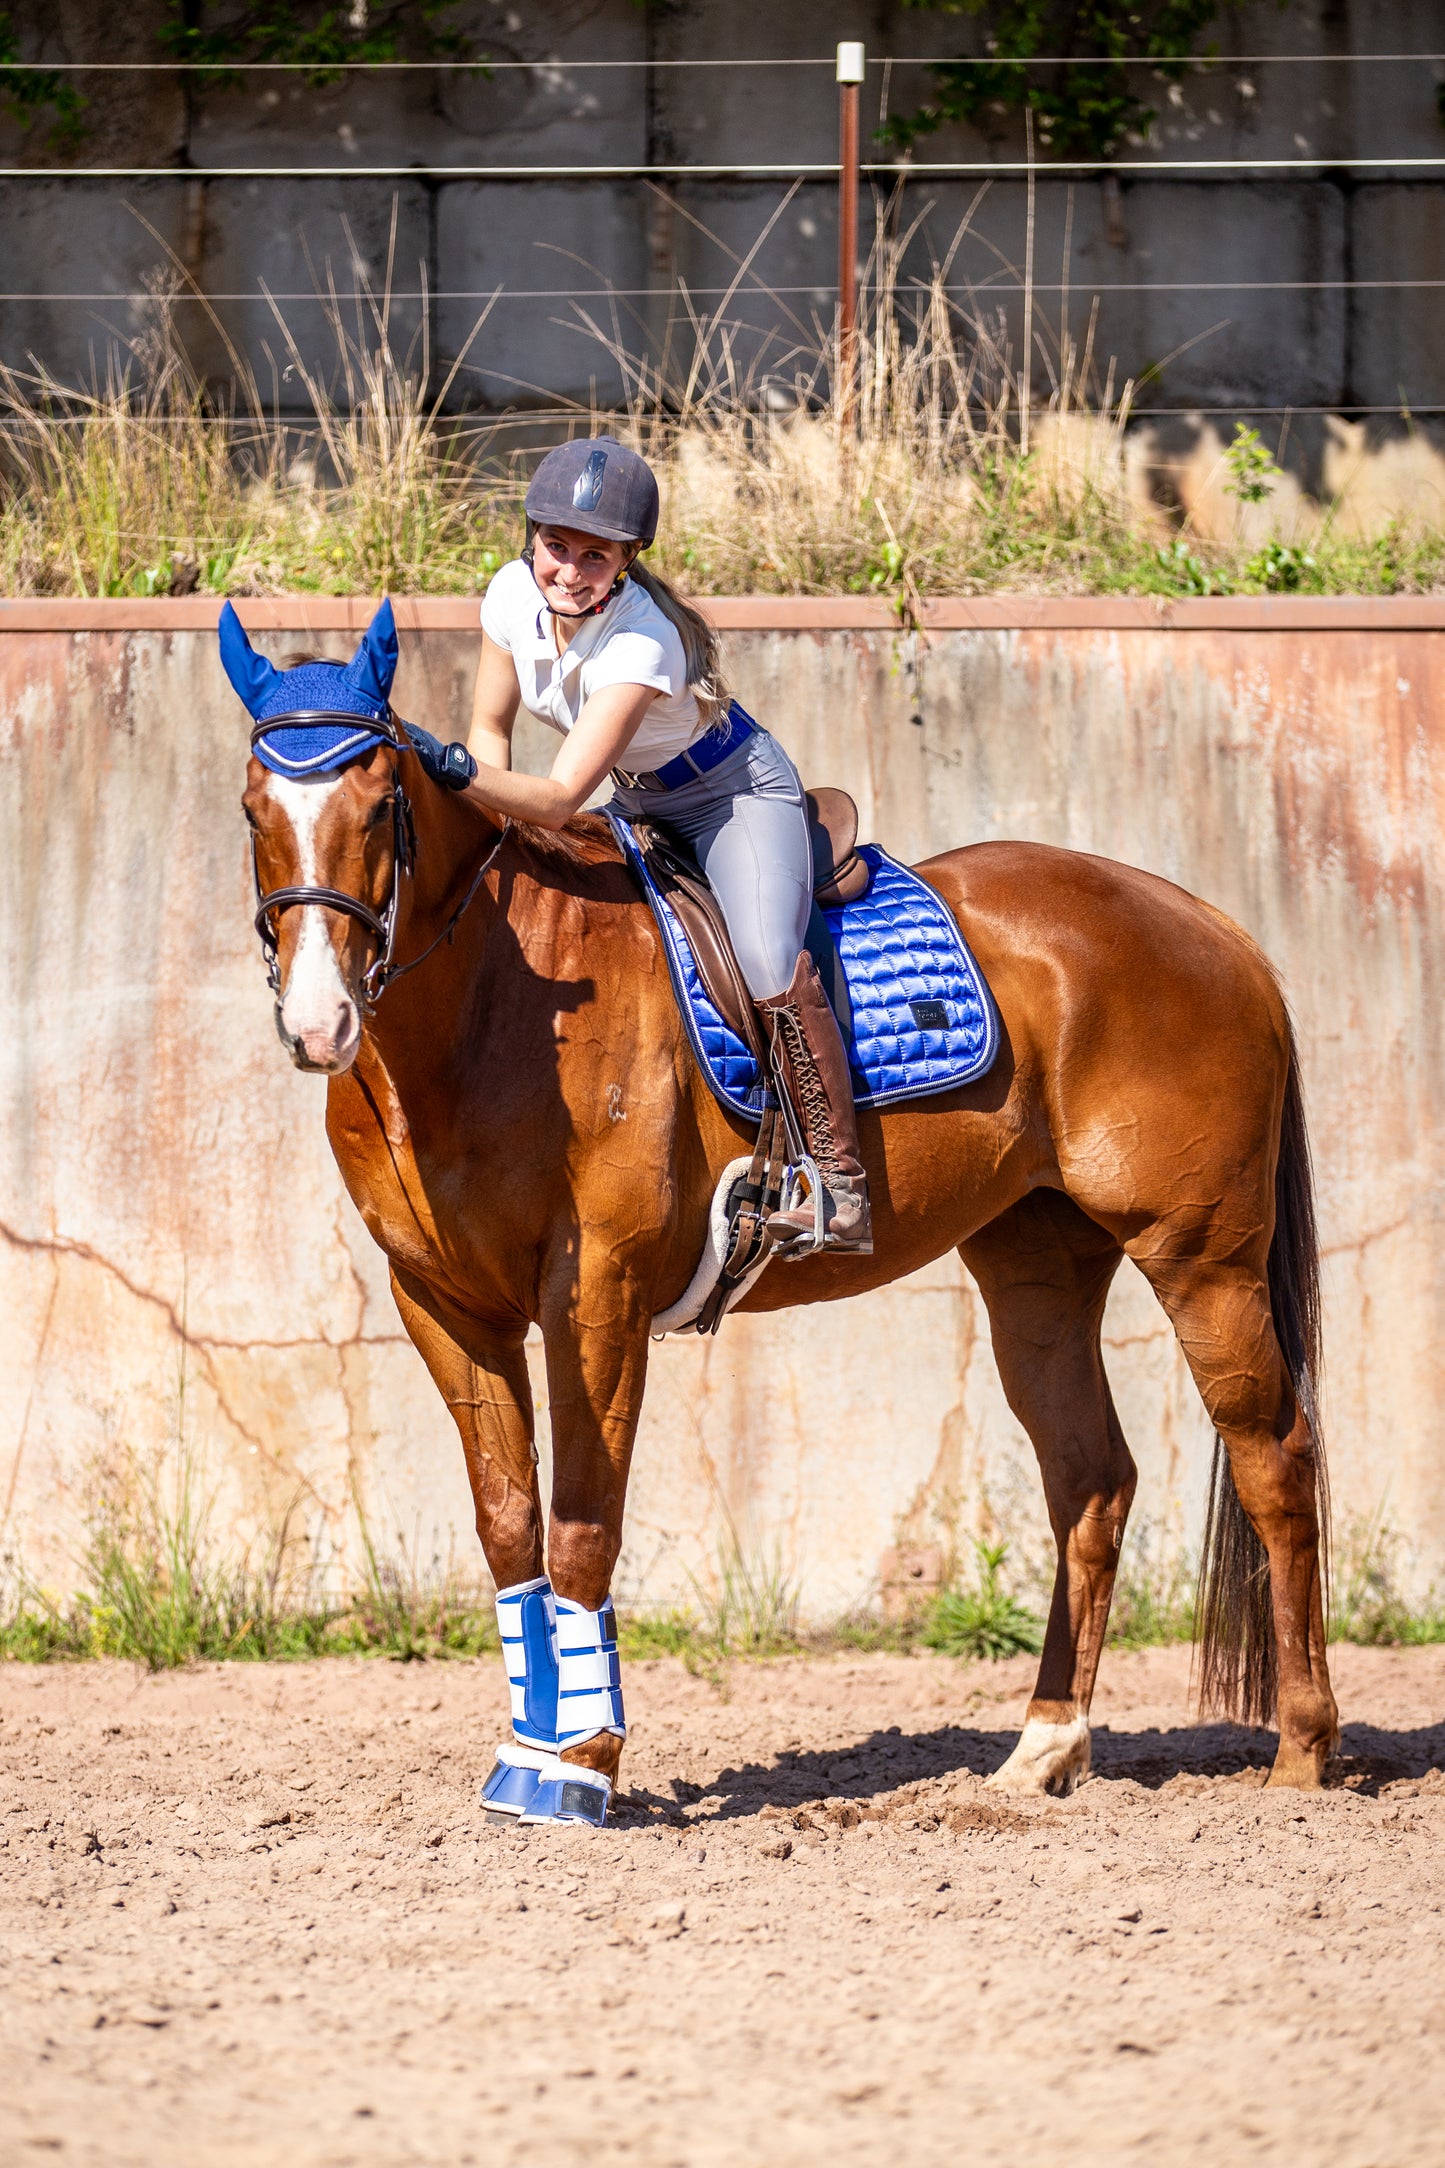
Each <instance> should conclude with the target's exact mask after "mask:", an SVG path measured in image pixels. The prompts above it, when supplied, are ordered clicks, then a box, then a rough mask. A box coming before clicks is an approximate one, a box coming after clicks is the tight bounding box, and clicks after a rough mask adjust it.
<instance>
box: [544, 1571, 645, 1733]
mask: <svg viewBox="0 0 1445 2168" xmlns="http://www.w3.org/2000/svg"><path fill="white" fill-rule="evenodd" d="M554 1601H555V1605H556V1619H557V1743H558V1746H559V1747H565V1746H580V1745H581V1744H582V1742H583V1741H584V1740H586V1739H595V1738H596V1737H597V1735H598V1733H599V1732H604V1731H610V1732H613V1733H615V1734H616V1736H617V1737H618V1738H619V1739H625V1738H626V1737H627V1719H626V1718H625V1716H624V1715H623V1713H622V1670H621V1666H620V1664H619V1662H618V1657H617V1614H616V1612H615V1611H614V1610H613V1608H612V1599H611V1598H610V1597H609V1598H608V1600H607V1601H606V1603H604V1604H603V1606H602V1608H601V1610H600V1611H588V1610H584V1608H583V1606H582V1605H581V1604H580V1603H570V1602H569V1601H568V1600H567V1598H566V1597H565V1596H558V1597H556V1598H555V1599H554Z"/></svg>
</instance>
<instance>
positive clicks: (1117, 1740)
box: [630, 1723, 1445, 1827]
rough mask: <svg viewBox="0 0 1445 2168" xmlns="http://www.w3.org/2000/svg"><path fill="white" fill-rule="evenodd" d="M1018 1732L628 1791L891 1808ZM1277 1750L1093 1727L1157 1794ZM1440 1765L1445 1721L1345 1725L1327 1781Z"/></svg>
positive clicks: (727, 1808) (1358, 1780) (735, 1804)
mask: <svg viewBox="0 0 1445 2168" xmlns="http://www.w3.org/2000/svg"><path fill="white" fill-rule="evenodd" d="M1017 1739H1018V1733H1017V1731H1016V1730H1009V1731H974V1730H971V1729H968V1728H966V1727H965V1726H963V1725H959V1724H942V1725H939V1726H938V1727H937V1728H936V1729H935V1730H933V1731H924V1732H902V1731H900V1730H897V1729H893V1730H889V1731H873V1732H869V1733H868V1734H867V1735H866V1736H865V1737H863V1738H861V1739H858V1740H856V1741H855V1742H854V1743H853V1744H852V1745H851V1746H847V1747H831V1748H828V1749H827V1750H826V1751H820V1752H812V1753H804V1752H789V1753H785V1754H781V1755H779V1756H778V1758H777V1760H776V1761H773V1762H744V1763H743V1764H742V1765H741V1766H740V1767H737V1768H732V1767H730V1768H727V1769H723V1770H720V1771H719V1773H718V1775H717V1777H716V1778H715V1779H714V1781H713V1782H712V1784H711V1785H708V1786H703V1785H701V1784H689V1783H684V1782H682V1781H681V1780H674V1782H673V1784H672V1787H671V1793H670V1796H669V1795H668V1794H666V1793H659V1792H649V1791H646V1790H643V1789H640V1788H637V1787H634V1788H633V1789H632V1791H631V1793H630V1799H631V1803H632V1805H633V1806H634V1807H635V1808H638V1809H641V1810H642V1811H643V1812H645V1813H652V1814H659V1813H660V1814H664V1815H670V1816H673V1815H676V1814H677V1811H678V1809H679V1808H680V1807H686V1808H688V1809H693V1808H696V1807H697V1806H698V1803H699V1802H701V1811H700V1812H689V1814H688V1821H689V1824H690V1825H691V1826H693V1827H696V1826H698V1825H699V1824H703V1823H707V1822H726V1821H734V1820H738V1819H740V1818H741V1817H743V1816H746V1815H754V1814H757V1813H758V1812H760V1810H762V1809H763V1808H765V1807H774V1808H781V1809H783V1810H784V1811H788V1810H790V1809H792V1808H795V1807H801V1806H804V1805H806V1804H808V1803H810V1802H813V1801H816V1800H820V1799H821V1800H828V1799H848V1800H851V1801H853V1802H854V1803H855V1804H858V1803H866V1804H875V1805H881V1804H883V1803H885V1802H886V1801H888V1800H890V1799H891V1798H893V1797H894V1796H895V1795H896V1794H897V1793H899V1792H900V1791H902V1790H903V1789H904V1788H905V1787H907V1786H909V1785H914V1784H919V1783H928V1782H929V1781H931V1780H934V1779H937V1778H940V1777H960V1776H963V1777H986V1776H990V1775H992V1773H993V1771H994V1770H995V1769H997V1768H999V1767H1000V1766H1001V1765H1002V1763H1003V1762H1004V1761H1005V1760H1006V1759H1007V1758H1008V1756H1009V1754H1010V1753H1011V1752H1012V1751H1013V1748H1014V1745H1015V1744H1016V1742H1017ZM1274 1750H1275V1734H1274V1733H1273V1732H1270V1731H1258V1730H1254V1729H1252V1728H1250V1727H1248V1726H1246V1725H1242V1724H1199V1725H1178V1726H1175V1727H1173V1728H1171V1729H1169V1730H1166V1731H1160V1730H1156V1729H1153V1728H1150V1729H1145V1730H1139V1731H1114V1730H1112V1729H1111V1728H1110V1727H1109V1726H1108V1725H1107V1724H1101V1725H1098V1726H1097V1727H1096V1728H1095V1730H1094V1734H1093V1774H1094V1776H1095V1777H1098V1778H1103V1779H1105V1780H1106V1781H1108V1780H1112V1781H1114V1782H1118V1781H1120V1780H1124V1779H1127V1780H1129V1781H1131V1782H1133V1783H1135V1784H1138V1785H1140V1786H1142V1787H1143V1788H1144V1789H1145V1790H1147V1791H1161V1790H1162V1789H1163V1788H1164V1787H1165V1786H1166V1785H1168V1784H1170V1783H1172V1782H1173V1781H1174V1780H1175V1779H1177V1778H1180V1777H1185V1778H1188V1777H1202V1778H1206V1779H1213V1778H1229V1777H1245V1776H1250V1775H1255V1776H1257V1777H1258V1778H1260V1779H1262V1778H1263V1774H1264V1772H1265V1771H1266V1770H1267V1769H1268V1768H1269V1765H1270V1763H1271V1762H1272V1761H1273V1759H1274ZM1442 1769H1445V1723H1440V1724H1434V1725H1428V1726H1425V1727H1423V1728H1422V1729H1419V1730H1414V1731H1388V1730H1386V1729H1384V1728H1382V1727H1381V1726H1379V1725H1374V1724H1347V1725H1346V1726H1345V1727H1344V1731H1343V1734H1342V1736H1341V1740H1340V1749H1339V1753H1338V1754H1337V1755H1336V1757H1335V1759H1334V1760H1333V1761H1332V1762H1331V1764H1330V1767H1329V1770H1328V1772H1327V1774H1326V1778H1325V1783H1326V1787H1327V1788H1329V1789H1334V1790H1339V1789H1347V1790H1350V1791H1355V1792H1361V1793H1364V1794H1365V1795H1366V1796H1369V1797H1373V1796H1375V1795H1377V1794H1378V1793H1379V1792H1380V1791H1381V1790H1382V1789H1383V1787H1384V1786H1385V1785H1387V1784H1393V1783H1398V1782H1400V1781H1401V1780H1404V1779H1410V1778H1420V1777H1424V1776H1427V1775H1428V1774H1430V1772H1431V1771H1435V1770H1442Z"/></svg>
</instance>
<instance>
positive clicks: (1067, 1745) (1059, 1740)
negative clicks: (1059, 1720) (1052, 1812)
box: [988, 1716, 1089, 1797]
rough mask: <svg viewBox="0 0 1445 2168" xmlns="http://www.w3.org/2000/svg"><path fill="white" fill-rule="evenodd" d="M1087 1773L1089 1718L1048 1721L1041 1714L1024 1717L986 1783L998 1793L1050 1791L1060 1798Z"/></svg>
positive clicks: (1080, 1717)
mask: <svg viewBox="0 0 1445 2168" xmlns="http://www.w3.org/2000/svg"><path fill="white" fill-rule="evenodd" d="M1088 1774H1089V1719H1088V1718H1087V1717H1086V1716H1073V1717H1070V1718H1069V1720H1068V1722H1067V1723H1064V1724H1051V1723H1048V1722H1046V1721H1045V1720H1044V1718H1043V1717H1039V1716H1030V1717H1026V1718H1025V1720H1024V1728H1023V1730H1022V1731H1021V1732H1020V1733H1019V1740H1018V1745H1017V1746H1016V1747H1015V1748H1014V1750H1013V1752H1012V1754H1010V1756H1009V1758H1008V1760H1007V1761H1006V1762H1005V1763H1004V1765H1003V1767H1002V1769H995V1771H994V1773H993V1775H992V1776H991V1777H990V1778H989V1780H988V1781H989V1783H990V1784H991V1785H992V1786H993V1787H994V1788H995V1790H997V1791H1001V1792H1051V1793H1053V1794H1054V1795H1055V1796H1056V1797H1061V1796H1064V1795H1066V1794H1068V1793H1069V1792H1071V1791H1073V1789H1074V1787H1075V1785H1077V1784H1081V1783H1082V1782H1083V1780H1084V1778H1085V1777H1086V1776H1087V1775H1088Z"/></svg>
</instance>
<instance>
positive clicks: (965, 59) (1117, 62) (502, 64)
mask: <svg viewBox="0 0 1445 2168" xmlns="http://www.w3.org/2000/svg"><path fill="white" fill-rule="evenodd" d="M835 58H836V56H835V55H834V54H832V53H822V54H818V55H817V56H816V57H815V56H812V55H806V56H803V57H792V58H788V57H779V58H774V57H772V56H771V55H769V56H768V58H767V59H759V60H749V59H740V58H731V57H730V58H726V59H713V58H705V57H702V56H699V57H698V58H696V59H691V58H676V59H661V58H657V59H654V58H651V57H649V56H648V55H646V54H639V55H637V56H635V57H628V58H626V59H622V60H571V59H564V58H562V57H561V55H558V54H549V55H547V56H545V57H544V58H540V59H537V60H487V59H484V58H477V59H467V58H462V57H458V56H455V55H452V56H446V57H438V58H436V59H432V60H326V61H317V60H45V61H38V60H0V73H5V72H7V71H11V72H16V73H20V74H25V75H34V74H45V75H400V74H407V73H411V72H415V71H417V70H420V69H432V70H435V69H439V68H441V69H462V70H464V71H468V72H470V73H473V74H478V73H480V74H490V73H495V72H500V71H502V70H504V69H505V70H512V69H517V68H547V69H554V68H589V69H591V68H599V69H600V68H831V67H833V66H834V65H835ZM1405 61H1427V62H1428V61H1445V53H1180V54H1178V55H1177V56H1175V55H1171V54H1168V53H1153V54H1138V53H1030V54H1027V55H1024V56H1022V57H1020V58H1018V59H1015V58H1014V57H1013V56H1011V55H1010V56H1007V57H1003V56H1000V55H999V54H997V53H941V54H940V53H892V54H886V53H879V54H869V55H867V56H866V65H867V66H868V67H870V68H999V67H1030V68H1154V69H1160V68H1165V67H1200V68H1273V67H1305V66H1307V67H1319V66H1330V67H1335V66H1339V67H1363V66H1369V65H1374V64H1380V63H1402V62H1405Z"/></svg>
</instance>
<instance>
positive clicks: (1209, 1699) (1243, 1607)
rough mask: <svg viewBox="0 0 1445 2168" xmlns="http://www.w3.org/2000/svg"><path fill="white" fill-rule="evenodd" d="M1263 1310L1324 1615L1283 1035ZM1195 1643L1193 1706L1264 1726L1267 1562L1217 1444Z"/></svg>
mask: <svg viewBox="0 0 1445 2168" xmlns="http://www.w3.org/2000/svg"><path fill="white" fill-rule="evenodd" d="M1269 1303H1270V1309H1271V1311H1272V1312H1273V1315H1274V1330H1275V1337H1276V1339H1277V1340H1278V1342H1279V1347H1280V1353H1281V1354H1282V1355H1283V1357H1284V1365H1285V1369H1286V1370H1287V1371H1288V1373H1289V1378H1290V1383H1291V1384H1292V1385H1293V1387H1294V1392H1295V1398H1296V1400H1297V1401H1298V1402H1299V1406H1300V1409H1301V1411H1302V1413H1303V1415H1304V1418H1305V1421H1306V1423H1307V1424H1308V1426H1309V1433H1310V1438H1311V1441H1312V1446H1313V1453H1314V1477H1315V1507H1316V1512H1317V1514H1318V1517H1319V1530H1320V1576H1321V1582H1322V1586H1323V1592H1324V1601H1325V1605H1326V1610H1328V1604H1329V1540H1330V1485H1329V1471H1328V1469H1327V1467H1326V1464H1325V1444H1324V1437H1323V1435H1322V1433H1321V1430H1320V1420H1319V1381H1320V1368H1321V1354H1322V1349H1321V1336H1320V1251H1319V1235H1318V1231H1317V1229H1316V1225H1315V1200H1314V1175H1313V1172H1312V1170H1311V1166H1310V1144H1309V1133H1308V1131H1307V1129H1306V1127H1305V1112H1304V1098H1303V1095H1302V1093H1301V1090H1300V1078H1299V1055H1298V1052H1297V1049H1296V1046H1295V1039H1294V1032H1293V1029H1292V1028H1291V1029H1290V1033H1289V1069H1288V1072H1287V1074H1286V1078H1285V1091H1284V1109H1283V1112H1282V1115H1281V1118H1280V1133H1279V1159H1278V1162H1277V1164H1276V1167H1275V1175H1274V1239H1273V1240H1272V1242H1271V1243H1270V1246H1269ZM1195 1636H1196V1639H1197V1641H1198V1644H1199V1685H1200V1701H1201V1704H1202V1705H1203V1706H1204V1707H1205V1708H1208V1709H1215V1710H1217V1711H1218V1712H1219V1713H1220V1714H1221V1715H1223V1716H1233V1717H1242V1718H1243V1719H1244V1721H1245V1722H1246V1723H1253V1724H1268V1723H1269V1722H1270V1721H1271V1720H1272V1718H1273V1716H1274V1713H1275V1700H1276V1689H1277V1685H1278V1664H1277V1660H1276V1650H1275V1640H1274V1614H1273V1610H1272V1608H1271V1604H1270V1586H1269V1559H1268V1557H1267V1556H1266V1553H1265V1548H1264V1545H1263V1544H1262V1543H1261V1542H1260V1540H1259V1537H1258V1536H1257V1535H1256V1533H1255V1530H1254V1525H1253V1523H1252V1522H1251V1521H1250V1520H1249V1518H1248V1516H1247V1515H1246V1513H1245V1510H1244V1508H1243V1506H1242V1505H1241V1504H1240V1502H1239V1494H1238V1492H1237V1491H1236V1490H1235V1487H1234V1478H1233V1476H1232V1474H1231V1473H1230V1468H1229V1456H1228V1454H1227V1453H1226V1452H1225V1449H1224V1444H1223V1441H1222V1439H1220V1438H1219V1437H1218V1436H1216V1437H1215V1440H1214V1466H1213V1469H1212V1471H1211V1474H1210V1481H1209V1513H1208V1517H1207V1519H1206V1522H1205V1529H1204V1556H1203V1559H1202V1561H1201V1564H1200V1569H1199V1592H1198V1598H1197V1602H1196V1607H1195Z"/></svg>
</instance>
